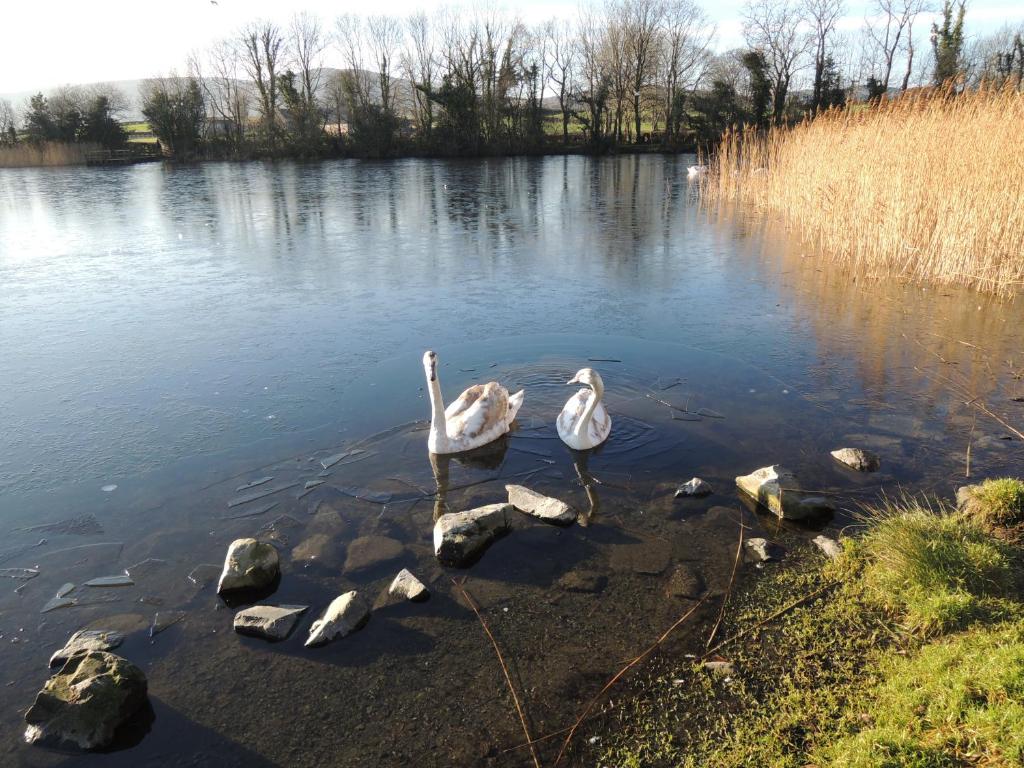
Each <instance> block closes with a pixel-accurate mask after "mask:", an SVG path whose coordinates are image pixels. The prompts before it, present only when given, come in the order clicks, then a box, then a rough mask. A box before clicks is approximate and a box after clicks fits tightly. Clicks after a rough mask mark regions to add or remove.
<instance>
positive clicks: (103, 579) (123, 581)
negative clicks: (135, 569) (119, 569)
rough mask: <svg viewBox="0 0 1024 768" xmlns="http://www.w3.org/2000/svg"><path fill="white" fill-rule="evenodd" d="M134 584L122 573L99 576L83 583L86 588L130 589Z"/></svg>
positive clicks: (130, 578) (129, 577)
mask: <svg viewBox="0 0 1024 768" xmlns="http://www.w3.org/2000/svg"><path fill="white" fill-rule="evenodd" d="M134 584H135V582H134V581H133V580H132V577H131V576H129V575H127V574H124V573H120V574H118V575H116V576H99V577H97V578H95V579H89V581H87V582H85V586H87V587H130V586H132V585H134Z"/></svg>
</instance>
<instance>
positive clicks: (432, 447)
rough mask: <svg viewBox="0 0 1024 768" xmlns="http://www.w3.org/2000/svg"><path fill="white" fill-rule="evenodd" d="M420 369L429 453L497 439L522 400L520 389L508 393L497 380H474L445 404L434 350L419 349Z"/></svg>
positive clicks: (516, 411)
mask: <svg viewBox="0 0 1024 768" xmlns="http://www.w3.org/2000/svg"><path fill="white" fill-rule="evenodd" d="M423 370H424V372H425V373H426V374H427V390H428V391H429V392H430V437H428V438H427V449H428V450H429V451H430V452H431V453H460V452H461V451H469V450H472V449H473V448H479V447H480V446H482V445H487V444H488V443H490V442H491V441H493V440H497V439H498V438H499V437H501V436H502V435H504V434H505V433H506V432H508V430H509V428H510V427H511V426H512V421H513V420H514V419H515V417H516V413H518V412H519V407H520V406H521V405H522V404H523V396H524V393H523V390H519V391H518V392H516V393H515V394H514V395H512V396H511V397H509V394H508V390H507V389H505V388H504V387H503V386H501V384H499V383H498V382H496V381H489V382H487V383H486V384H474V385H473V386H472V387H470V388H469V389H467V390H466V391H465V392H463V393H462V394H461V395H459V399H458V400H456V401H455V402H454V403H452V404H451V405H449V406H448V407H447V408H445V407H444V398H443V397H442V396H441V382H440V381H438V378H437V355H436V354H435V353H434V352H431V351H427V352H424V353H423Z"/></svg>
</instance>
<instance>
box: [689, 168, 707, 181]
mask: <svg viewBox="0 0 1024 768" xmlns="http://www.w3.org/2000/svg"><path fill="white" fill-rule="evenodd" d="M707 170H708V167H707V166H706V165H688V166H686V175H687V176H689V177H691V178H692V177H694V176H703V175H704V174H705V173H707Z"/></svg>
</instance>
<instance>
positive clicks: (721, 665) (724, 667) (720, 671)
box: [704, 661, 736, 677]
mask: <svg viewBox="0 0 1024 768" xmlns="http://www.w3.org/2000/svg"><path fill="white" fill-rule="evenodd" d="M704 669H706V670H707V671H708V672H710V673H712V674H713V675H719V676H721V677H732V676H733V675H735V674H736V665H734V664H733V663H732V662H731V661H705V662H704Z"/></svg>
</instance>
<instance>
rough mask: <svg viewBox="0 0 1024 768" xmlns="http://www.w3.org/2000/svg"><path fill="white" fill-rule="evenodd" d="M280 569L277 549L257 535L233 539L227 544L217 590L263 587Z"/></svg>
mask: <svg viewBox="0 0 1024 768" xmlns="http://www.w3.org/2000/svg"><path fill="white" fill-rule="evenodd" d="M280 573H281V560H280V558H279V557H278V554H277V550H276V549H274V547H273V546H271V545H270V544H267V543H266V542H262V541H257V540H256V539H235V540H234V541H233V542H231V546H229V547H228V554H227V557H225V558H224V568H223V570H222V571H221V574H220V581H218V582H217V594H221V593H224V592H230V591H233V590H239V589H263V588H264V587H267V586H269V585H270V584H271V583H273V581H274V579H276V578H277V577H278V576H279V575H280Z"/></svg>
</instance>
